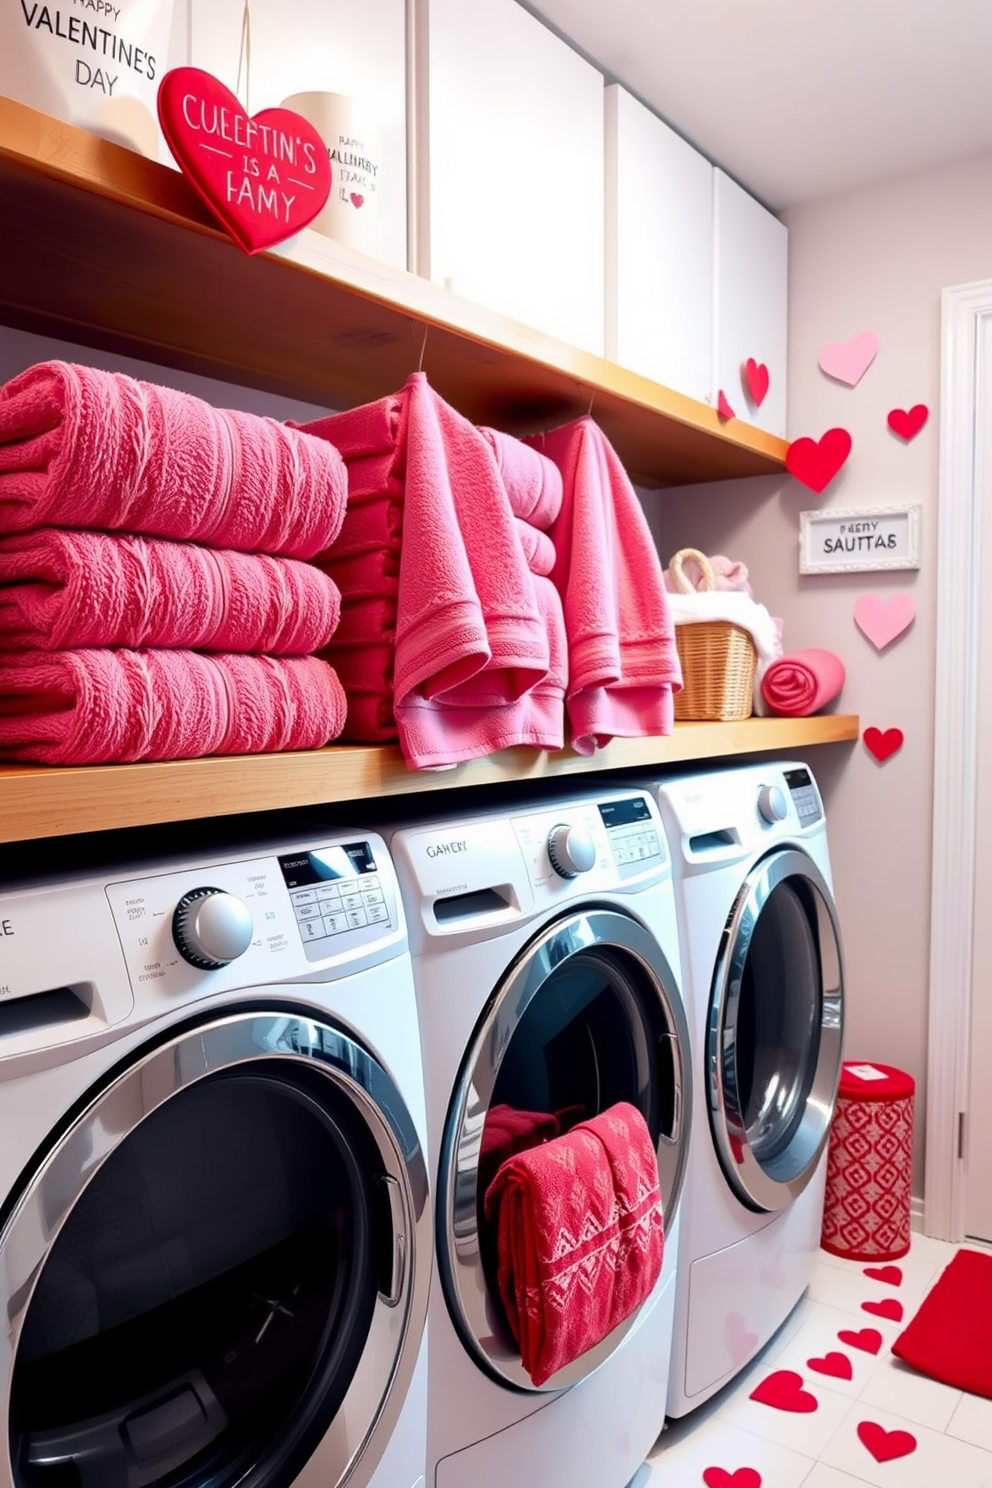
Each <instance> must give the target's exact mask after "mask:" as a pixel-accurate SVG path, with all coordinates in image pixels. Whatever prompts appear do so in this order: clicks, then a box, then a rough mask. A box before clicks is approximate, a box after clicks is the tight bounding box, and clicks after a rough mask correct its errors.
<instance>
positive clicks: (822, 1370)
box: [806, 1350, 854, 1380]
mask: <svg viewBox="0 0 992 1488" xmlns="http://www.w3.org/2000/svg"><path fill="white" fill-rule="evenodd" d="M806 1366H807V1368H808V1369H815V1370H816V1372H817V1374H829V1375H830V1376H831V1378H832V1379H846V1380H849V1379H853V1378H854V1365H853V1364H852V1363H851V1361H850V1359H849V1358H848V1357H847V1355H846V1354H841V1353H838V1352H837V1351H836V1350H834V1351H833V1352H831V1353H829V1354H825V1355H824V1356H823V1358H822V1359H807V1360H806Z"/></svg>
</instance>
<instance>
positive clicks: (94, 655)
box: [0, 650, 346, 765]
mask: <svg viewBox="0 0 992 1488" xmlns="http://www.w3.org/2000/svg"><path fill="white" fill-rule="evenodd" d="M345 706H346V704H345V696H344V690H343V688H342V687H341V684H340V682H339V681H338V679H337V677H336V675H335V673H334V671H333V669H332V668H331V667H329V666H328V665H327V663H326V662H323V661H318V660H317V658H316V657H313V656H306V657H287V658H283V659H276V658H273V657H268V656H200V655H199V654H198V653H196V652H194V651H110V650H91V651H54V652H43V651H42V652H39V651H34V652H25V653H23V654H20V655H16V656H0V757H3V758H5V759H13V760H35V761H37V762H38V763H39V764H44V765H105V764H121V763H125V762H129V761H132V760H169V759H192V758H194V757H195V756H197V755H202V754H269V753H272V752H275V751H278V750H283V749H315V748H318V747H319V746H320V745H321V744H326V743H327V742H328V741H329V740H330V739H334V738H336V737H337V735H338V734H339V733H340V732H341V729H342V727H343V726H344V718H345Z"/></svg>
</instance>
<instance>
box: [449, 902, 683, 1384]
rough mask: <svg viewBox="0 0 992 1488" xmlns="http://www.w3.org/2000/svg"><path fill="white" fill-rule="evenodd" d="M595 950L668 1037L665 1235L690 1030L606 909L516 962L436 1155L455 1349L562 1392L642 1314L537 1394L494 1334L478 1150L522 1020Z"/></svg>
mask: <svg viewBox="0 0 992 1488" xmlns="http://www.w3.org/2000/svg"><path fill="white" fill-rule="evenodd" d="M602 949H616V950H619V951H621V952H622V953H624V954H626V955H628V956H630V957H632V958H633V959H634V960H635V961H636V962H638V963H639V964H640V966H641V967H642V969H643V970H644V971H645V972H646V973H647V974H648V976H649V977H650V980H651V981H652V983H653V984H654V986H655V988H656V990H657V993H658V997H659V1002H660V1004H661V1010H662V1013H663V1015H664V1016H665V1017H666V1019H667V1020H668V1022H669V1026H674V1029H675V1037H674V1045H673V1048H672V1059H673V1067H674V1070H675V1095H676V1111H675V1118H674V1131H673V1134H672V1136H671V1138H668V1137H666V1136H665V1135H664V1134H662V1135H661V1136H660V1137H659V1141H658V1145H657V1153H658V1162H659V1172H661V1171H665V1172H666V1173H670V1174H671V1179H670V1182H669V1199H668V1202H667V1203H666V1206H665V1227H666V1231H667V1230H668V1229H669V1228H670V1226H671V1225H672V1224H673V1223H674V1220H675V1215H676V1212H677V1210H678V1202H679V1197H680V1194H681V1191H682V1183H683V1179H684V1177H685V1166H686V1157H687V1148H688V1118H689V1113H690V1112H691V1110H692V1087H691V1080H692V1074H691V1059H690V1056H689V1030H688V1024H687V1023H686V1017H685V1011H684V1009H683V1005H682V999H681V995H680V992H679V986H678V982H677V981H676V979H675V977H674V975H673V973H672V970H671V967H670V966H669V964H668V961H667V959H666V957H665V955H664V952H663V951H662V949H661V947H660V945H659V944H658V942H657V940H656V939H655V938H654V936H653V935H651V934H650V932H649V931H648V930H646V929H645V928H644V926H643V925H642V924H641V923H640V922H639V921H638V920H635V919H633V918H632V917H631V916H630V915H628V914H624V913H621V912H619V911H616V910H606V909H587V910H582V911H579V912H576V913H572V914H570V915H569V916H568V917H567V918H566V919H564V920H558V921H557V922H555V923H554V924H551V925H549V926H547V927H546V929H545V930H544V931H543V932H542V934H541V935H539V936H538V937H537V939H536V940H534V941H532V942H531V943H530V945H529V946H528V947H527V948H526V949H525V950H524V951H523V953H522V954H521V956H520V957H519V958H518V959H517V960H516V961H515V962H514V964H513V965H512V966H511V968H510V970H509V971H508V972H507V974H506V976H505V978H504V979H503V981H502V982H501V983H500V984H499V986H498V987H497V988H496V991H495V993H494V995H493V998H492V1000H491V1004H490V1007H489V1011H488V1013H487V1014H486V1016H485V1017H484V1019H483V1021H482V1023H481V1024H480V1025H479V1028H478V1030H477V1032H476V1034H475V1036H474V1038H473V1040H472V1043H471V1044H470V1046H469V1048H468V1051H467V1053H466V1056H465V1059H464V1061H463V1064H462V1069H461V1073H460V1074H459V1078H458V1083H457V1085H456V1087H455V1091H454V1095H453V1098H452V1102H451V1106H450V1108H449V1112H448V1119H447V1121H446V1123H445V1130H444V1138H443V1142H442V1148H441V1157H440V1167H439V1173H438V1200H437V1224H438V1234H437V1255H438V1267H439V1270H440V1273H441V1279H442V1283H443V1286H444V1292H445V1297H446V1300H447V1302H448V1307H449V1311H450V1312H451V1313H452V1316H453V1318H454V1321H455V1324H456V1326H457V1327H458V1330H459V1333H460V1334H461V1336H462V1339H463V1341H464V1342H465V1343H466V1344H467V1345H468V1347H469V1348H470V1350H471V1352H472V1353H473V1355H474V1356H475V1358H476V1359H477V1361H478V1362H479V1363H480V1364H481V1365H482V1366H483V1367H484V1368H485V1369H486V1370H488V1371H489V1372H490V1373H491V1374H493V1375H495V1376H496V1377H497V1378H498V1379H499V1380H501V1381H503V1382H504V1383H506V1384H510V1385H513V1386H516V1387H517V1388H518V1389H521V1390H527V1391H530V1392H533V1393H550V1392H552V1391H559V1390H563V1389H567V1388H568V1387H569V1386H571V1385H574V1384H577V1383H578V1382H579V1381H580V1380H583V1379H585V1378H586V1377H587V1376H588V1375H590V1374H592V1372H593V1371H594V1370H595V1369H597V1368H598V1367H599V1365H600V1364H601V1363H602V1362H603V1360H604V1359H607V1358H608V1357H609V1356H610V1355H611V1354H612V1353H613V1352H614V1350H615V1349H616V1348H617V1347H618V1345H619V1344H620V1343H621V1342H622V1341H623V1339H624V1338H625V1337H626V1335H627V1334H628V1333H629V1332H630V1331H631V1330H632V1329H633V1328H634V1327H636V1325H637V1322H638V1320H639V1318H640V1316H641V1313H642V1311H643V1307H642V1308H639V1309H638V1310H637V1312H635V1313H634V1314H632V1316H631V1317H629V1318H627V1319H625V1320H624V1322H622V1323H621V1324H619V1326H618V1327H616V1328H615V1329H614V1330H613V1332H612V1333H610V1334H609V1335H608V1336H607V1337H606V1338H605V1339H603V1340H602V1342H601V1343H599V1344H597V1345H596V1347H595V1348H592V1349H589V1350H588V1351H587V1352H586V1353H584V1354H583V1355H582V1357H581V1358H580V1359H577V1360H576V1361H575V1362H574V1363H573V1364H570V1365H568V1366H566V1368H564V1369H560V1370H558V1372H557V1373H556V1374H554V1375H552V1377H551V1379H550V1380H548V1381H547V1382H546V1383H545V1384H544V1385H542V1386H537V1385H535V1384H534V1382H533V1381H532V1379H531V1377H530V1375H529V1374H528V1373H527V1371H526V1370H525V1369H524V1367H523V1363H522V1362H521V1359H520V1355H519V1352H517V1351H516V1350H510V1349H508V1348H507V1347H506V1346H505V1345H504V1343H503V1341H502V1339H501V1337H500V1336H499V1335H500V1333H501V1332H502V1331H503V1327H504V1325H503V1324H502V1323H501V1322H500V1321H497V1320H495V1319H494V1316H493V1311H492V1308H493V1302H492V1299H491V1298H490V1294H489V1288H488V1285H487V1283H486V1277H485V1273H484V1271H483V1267H482V1259H481V1254H480V1247H479V1231H478V1209H477V1205H478V1163H479V1152H480V1146H481V1141H482V1132H483V1128H484V1126H485V1122H486V1117H487V1115H488V1112H489V1108H490V1105H491V1102H492V1096H493V1090H494V1088H495V1084H496V1077H497V1075H498V1073H499V1069H500V1065H501V1063H502V1060H503V1056H504V1055H505V1053H506V1051H507V1049H508V1047H509V1044H510V1040H511V1038H512V1037H513V1034H514V1032H515V1031H516V1028H517V1026H518V1024H519V1022H520V1019H521V1018H522V1016H523V1014H524V1013H525V1012H526V1010H527V1008H528V1007H529V1006H530V1004H531V1002H532V1001H533V999H534V998H535V997H536V995H537V993H538V992H539V991H540V990H541V988H542V987H543V986H544V984H545V983H546V981H547V980H548V978H549V976H550V975H551V974H552V972H554V971H555V970H557V968H558V967H560V966H561V965H563V964H564V963H565V962H567V961H568V960H570V959H571V958H572V957H573V956H575V955H578V954H579V953H580V952H583V951H586V952H588V951H595V950H602ZM669 989H671V991H669ZM645 1305H647V1304H645ZM494 1322H495V1323H496V1325H495V1326H494Z"/></svg>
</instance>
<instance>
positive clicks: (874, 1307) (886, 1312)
mask: <svg viewBox="0 0 992 1488" xmlns="http://www.w3.org/2000/svg"><path fill="white" fill-rule="evenodd" d="M889 732H890V733H892V732H893V731H892V730H891V729H890V730H889ZM895 732H896V733H898V732H899V730H898V729H896V730H895ZM896 747H897V748H898V745H897V746H896ZM861 1311H862V1312H870V1313H871V1314H872V1316H873V1317H880V1318H888V1320H889V1322H890V1323H901V1322H902V1303H901V1302H897V1301H896V1299H895V1297H886V1298H885V1300H884V1301H882V1302H862V1304H861Z"/></svg>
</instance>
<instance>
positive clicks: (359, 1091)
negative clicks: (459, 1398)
mask: <svg viewBox="0 0 992 1488" xmlns="http://www.w3.org/2000/svg"><path fill="white" fill-rule="evenodd" d="M283 1060H291V1061H294V1062H295V1063H298V1064H302V1065H304V1066H305V1067H307V1068H308V1069H311V1070H316V1071H318V1072H319V1073H320V1074H321V1075H323V1076H324V1077H325V1078H327V1079H328V1080H329V1082H330V1083H331V1084H332V1085H333V1086H335V1087H336V1088H337V1089H338V1090H339V1091H340V1092H343V1093H344V1094H345V1095H346V1096H347V1097H348V1099H349V1100H350V1101H351V1103H352V1105H353V1106H354V1107H355V1108H356V1109H357V1111H358V1113H359V1115H360V1116H361V1117H362V1118H363V1120H364V1122H365V1124H366V1126H367V1128H368V1129H369V1132H370V1134H371V1136H372V1138H373V1140H374V1141H375V1144H376V1146H377V1148H378V1151H379V1154H380V1157H381V1159H382V1163H383V1167H384V1169H385V1172H386V1174H387V1175H388V1176H389V1177H390V1178H392V1179H394V1180H395V1194H396V1197H397V1198H398V1200H399V1203H398V1205H397V1206H396V1209H397V1210H398V1211H399V1212H398V1213H396V1212H395V1211H394V1221H395V1220H396V1219H401V1222H402V1226H403V1237H402V1243H401V1244H400V1245H399V1246H398V1247H397V1270H398V1271H399V1273H400V1275H401V1280H400V1283H399V1286H398V1287H397V1286H396V1285H394V1287H393V1295H391V1296H389V1297H385V1296H384V1295H383V1294H382V1293H379V1294H378V1295H377V1297H376V1301H375V1306H374V1311H373V1316H372V1322H371V1326H370V1329H369V1333H368V1338H367V1340H366V1346H365V1348H364V1349H363V1352H362V1356H361V1360H360V1362H359V1365H358V1368H357V1370H356V1371H355V1374H354V1376H353V1378H352V1381H351V1383H350V1385H349V1387H348V1390H347V1393H346V1395H345V1398H344V1400H343V1401H342V1404H341V1406H340V1408H339V1410H338V1412H337V1413H336V1415H335V1417H334V1419H333V1420H332V1421H331V1423H330V1425H329V1426H328V1428H327V1430H326V1432H325V1433H324V1435H323V1437H322V1438H321V1439H320V1441H319V1442H318V1444H317V1446H316V1447H315V1449H314V1451H313V1452H312V1454H311V1457H310V1459H309V1461H308V1464H307V1466H309V1464H310V1463H313V1462H314V1461H315V1460H316V1459H317V1458H318V1457H319V1458H321V1459H324V1460H325V1461H327V1460H329V1461H330V1462H331V1463H335V1464H336V1463H338V1462H340V1464H341V1468H340V1472H339V1473H338V1475H337V1477H332V1478H330V1479H328V1478H327V1477H326V1476H325V1477H324V1479H323V1481H324V1482H325V1484H326V1488H338V1485H343V1484H345V1483H347V1484H348V1485H349V1488H365V1485H367V1483H368V1482H369V1479H370V1478H371V1475H372V1473H373V1472H374V1470H375V1468H376V1466H377V1464H378V1461H379V1459H380V1457H381V1455H382V1452H383V1451H384V1449H385V1447H386V1445H387V1443H388V1440H389V1436H390V1433H391V1431H392V1429H393V1427H394V1426H395V1424H396V1421H397V1419H398V1416H399V1413H400V1410H401V1409H402V1405H403V1400H404V1397H405V1395H406V1392H407V1389H408V1388H409V1384H410V1381H411V1379H412V1376H413V1372H414V1369H415V1367H416V1363H417V1357H418V1354H419V1350H420V1341H421V1338H422V1336H423V1330H424V1326H425V1323H426V1317H427V1298H428V1291H429V1286H430V1269H431V1241H432V1235H431V1223H430V1205H429V1202H428V1199H429V1194H428V1184H427V1169H426V1164H425V1161H424V1155H423V1151H422V1148H421V1145H420V1141H419V1138H418V1136H417V1132H416V1128H415V1127H414V1124H413V1121H412V1119H411V1117H410V1114H409V1112H408V1110H407V1107H406V1103H405V1101H404V1100H403V1097H402V1095H401V1093H400V1091H399V1089H398V1088H397V1086H396V1084H395V1082H394V1081H393V1079H392V1077H391V1076H390V1075H389V1074H388V1073H387V1071H386V1070H385V1069H384V1068H383V1066H382V1065H381V1064H380V1063H379V1062H378V1060H377V1059H376V1058H375V1057H374V1056H373V1055H372V1054H371V1053H370V1052H369V1051H368V1050H367V1049H366V1048H364V1047H363V1046H362V1045H360V1044H359V1043H357V1042H356V1040H355V1039H353V1038H351V1037H350V1036H349V1035H348V1034H346V1033H344V1032H343V1031H342V1030H341V1029H339V1028H337V1027H333V1026H331V1025H330V1024H329V1023H327V1022H324V1021H322V1020H319V1019H316V1018H313V1017H310V1016H307V1015H303V1014H298V1013H295V1012H287V1011H285V1010H283V1011H279V1012H277V1011H275V1010H272V1009H270V1008H260V1009H258V1010H252V1011H246V1012H239V1013H231V1014H227V1015H219V1016H218V1017H216V1018H213V1019H211V1020H210V1021H208V1022H204V1023H199V1024H196V1025H194V1026H192V1027H190V1026H187V1027H186V1028H185V1029H183V1030H182V1031H180V1032H178V1033H177V1034H175V1035H174V1036H172V1037H170V1038H169V1039H168V1040H167V1041H166V1042H165V1043H162V1044H159V1045H157V1046H156V1047H155V1048H153V1049H151V1050H149V1051H147V1052H146V1053H145V1054H144V1055H142V1054H141V1053H140V1051H139V1052H138V1053H137V1055H136V1057H135V1058H134V1060H133V1061H132V1062H129V1063H128V1064H127V1066H126V1068H125V1069H124V1070H123V1071H122V1072H121V1073H120V1074H119V1075H118V1076H117V1077H116V1078H115V1079H113V1080H112V1082H111V1083H110V1084H109V1085H108V1086H106V1087H105V1088H104V1089H102V1090H100V1091H99V1092H98V1093H97V1094H96V1095H95V1096H94V1098H93V1100H92V1101H91V1102H90V1103H89V1104H88V1105H87V1106H86V1107H85V1109H84V1110H83V1111H82V1112H81V1114H80V1115H79V1116H78V1117H77V1118H76V1119H75V1120H74V1121H73V1123H72V1124H71V1126H70V1127H69V1128H68V1129H67V1130H66V1131H65V1132H64V1133H63V1134H62V1136H61V1137H60V1138H59V1139H58V1140H57V1141H56V1142H55V1144H54V1145H53V1146H52V1148H51V1149H50V1150H49V1152H48V1153H47V1155H46V1156H45V1158H44V1159H43V1160H42V1161H41V1163H40V1164H39V1166H38V1167H37V1169H36V1170H35V1171H34V1173H33V1174H32V1176H31V1179H30V1181H29V1182H28V1183H27V1185H26V1186H25V1188H24V1191H23V1193H22V1194H21V1195H20V1197H19V1198H18V1200H17V1202H16V1204H15V1206H14V1208H13V1209H12V1211H11V1213H10V1215H9V1217H8V1219H7V1221H6V1223H5V1225H4V1227H3V1230H2V1231H0V1276H2V1283H0V1285H2V1289H3V1292H4V1294H5V1296H6V1298H7V1299H8V1301H7V1318H6V1328H5V1329H4V1331H3V1332H2V1333H0V1384H2V1392H3V1408H4V1409H3V1421H4V1431H5V1442H4V1446H3V1450H2V1452H0V1488H17V1485H16V1479H15V1477H14V1471H13V1464H12V1462H11V1460H10V1433H9V1427H8V1425H7V1423H8V1421H9V1412H10V1390H11V1383H12V1378H13V1365H14V1360H15V1358H16V1352H17V1345H18V1343H19V1340H20V1334H21V1330H22V1327H23V1324H24V1320H25V1317H26V1315H27V1311H28V1308H29V1306H30V1304H31V1299H32V1297H33V1295H34V1290H35V1286H36V1285H37V1282H38V1280H39V1278H40V1276H41V1273H42V1271H43V1270H44V1267H45V1264H46V1263H47V1260H48V1257H49V1255H50V1253H51V1250H52V1247H53V1245H54V1244H55V1241H56V1240H57V1238H58V1235H59V1234H60V1232H61V1230H62V1227H63V1225H64V1224H65V1222H66V1221H67V1219H68V1218H69V1216H70V1214H71V1213H72V1211H73V1208H74V1207H75V1204H76V1203H77V1201H78V1200H79V1198H80V1197H81V1195H82V1194H83V1192H84V1191H85V1189H86V1188H87V1186H88V1185H89V1183H90V1181H91V1180H92V1179H93V1177H94V1176H95V1175H96V1173H97V1172H98V1171H99V1169H100V1168H101V1167H102V1166H103V1163H104V1162H105V1161H106V1159H107V1158H108V1157H109V1156H110V1155H111V1154H112V1153H113V1152H114V1151H115V1150H116V1149H117V1148H118V1147H119V1146H120V1145H121V1144H122V1143H123V1142H124V1141H126V1140H127V1138H128V1137H129V1136H130V1135H131V1134H132V1132H133V1131H134V1130H135V1128H136V1127H137V1126H138V1124H139V1123H140V1122H141V1121H142V1120H143V1119H144V1118H145V1117H146V1116H149V1115H150V1114H151V1113H152V1112H153V1111H155V1110H157V1109H158V1107H160V1106H161V1105H163V1104H164V1103H165V1102H166V1101H168V1100H169V1099H171V1098H172V1097H173V1096H175V1095H177V1094H178V1093H179V1092H180V1091H182V1090H184V1089H187V1088H188V1087H190V1086H192V1085H194V1084H196V1083H197V1082H198V1081H200V1080H203V1079H205V1078H206V1077H207V1076H209V1075H213V1074H217V1073H219V1072H221V1071H223V1070H231V1069H235V1068H239V1067H244V1068H250V1067H251V1065H253V1064H255V1063H258V1062H260V1061H265V1062H266V1063H272V1062H273V1061H283ZM394 1280H395V1277H394ZM306 1471H307V1467H304V1468H303V1469H302V1472H303V1473H304V1474H305V1473H306Z"/></svg>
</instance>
